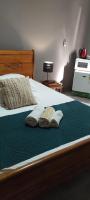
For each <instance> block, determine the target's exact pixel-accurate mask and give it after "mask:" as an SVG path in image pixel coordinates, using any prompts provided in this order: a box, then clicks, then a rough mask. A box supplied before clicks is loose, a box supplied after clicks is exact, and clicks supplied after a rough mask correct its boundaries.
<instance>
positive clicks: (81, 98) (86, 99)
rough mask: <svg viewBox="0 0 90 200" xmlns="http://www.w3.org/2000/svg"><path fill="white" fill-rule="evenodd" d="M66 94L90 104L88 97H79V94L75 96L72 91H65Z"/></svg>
mask: <svg viewBox="0 0 90 200" xmlns="http://www.w3.org/2000/svg"><path fill="white" fill-rule="evenodd" d="M64 94H65V95H67V96H69V97H71V98H73V99H75V100H78V101H80V102H82V103H84V104H86V105H88V106H90V99H88V98H83V97H79V96H74V95H73V94H72V92H64Z"/></svg>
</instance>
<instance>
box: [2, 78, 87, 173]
mask: <svg viewBox="0 0 90 200" xmlns="http://www.w3.org/2000/svg"><path fill="white" fill-rule="evenodd" d="M30 83H31V87H32V91H33V94H34V96H35V97H36V99H37V102H38V104H39V105H43V106H53V105H63V104H65V103H69V102H73V99H72V98H69V97H67V96H65V95H64V94H61V93H59V92H56V91H54V90H52V89H50V88H48V87H46V86H44V85H42V84H41V83H38V82H36V81H34V80H32V79H30ZM33 108H34V106H27V107H23V108H19V109H14V110H9V111H8V110H6V109H4V108H2V107H1V108H0V117H3V116H7V115H13V114H14V115H15V114H17V113H22V112H27V111H29V110H30V111H31V110H33ZM69 126H70V125H69ZM89 137H90V136H89V135H88V134H87V135H81V137H80V139H79V138H76V139H75V140H74V141H70V142H67V143H66V144H62V145H60V146H58V147H56V148H53V149H51V150H46V151H45V152H43V153H40V154H39V155H35V156H33V157H31V158H30V159H27V160H25V161H23V162H19V163H17V164H15V165H13V166H10V167H9V169H15V168H17V167H20V166H22V165H25V164H27V163H30V162H32V161H35V160H37V159H40V158H42V157H44V156H46V155H49V154H50V153H53V152H56V151H58V150H60V149H63V148H66V147H67V146H70V145H73V144H75V143H77V142H79V141H82V140H85V139H86V138H89ZM7 169H8V168H7ZM3 170H6V169H5V168H4V169H3Z"/></svg>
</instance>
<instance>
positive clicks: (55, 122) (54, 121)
mask: <svg viewBox="0 0 90 200" xmlns="http://www.w3.org/2000/svg"><path fill="white" fill-rule="evenodd" d="M62 117H63V113H62V111H61V110H57V111H56V112H55V113H54V115H53V116H52V118H51V122H50V127H56V128H58V127H59V123H60V121H61V119H62Z"/></svg>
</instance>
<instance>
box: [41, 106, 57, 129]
mask: <svg viewBox="0 0 90 200" xmlns="http://www.w3.org/2000/svg"><path fill="white" fill-rule="evenodd" d="M54 114H55V109H54V108H53V107H48V108H46V109H45V110H44V111H43V113H42V115H41V117H40V119H39V126H40V127H42V128H48V127H50V121H51V118H52V116H53V115H54Z"/></svg>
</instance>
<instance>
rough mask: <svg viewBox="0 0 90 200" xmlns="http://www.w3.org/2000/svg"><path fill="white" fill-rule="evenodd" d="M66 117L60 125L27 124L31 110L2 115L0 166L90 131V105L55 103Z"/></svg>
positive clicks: (13, 162) (0, 119) (0, 120)
mask: <svg viewBox="0 0 90 200" xmlns="http://www.w3.org/2000/svg"><path fill="white" fill-rule="evenodd" d="M54 108H55V109H56V110H59V109H60V110H62V111H63V114H64V117H63V120H62V121H61V123H60V127H59V128H49V129H45V128H39V127H36V128H31V127H28V126H26V125H25V118H26V116H27V115H28V114H29V113H30V111H28V112H23V113H19V114H15V115H10V116H5V117H1V118H0V169H2V168H5V167H9V166H12V165H14V164H16V163H19V162H21V161H24V160H26V159H29V158H31V157H33V156H36V155H38V154H40V153H43V152H45V151H48V150H51V149H53V148H55V147H58V146H60V145H62V144H65V143H68V142H71V141H74V140H76V139H79V138H81V137H83V136H86V135H89V134H90V107H89V106H86V105H84V104H82V103H80V102H78V101H72V102H69V103H65V104H61V105H56V106H54Z"/></svg>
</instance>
